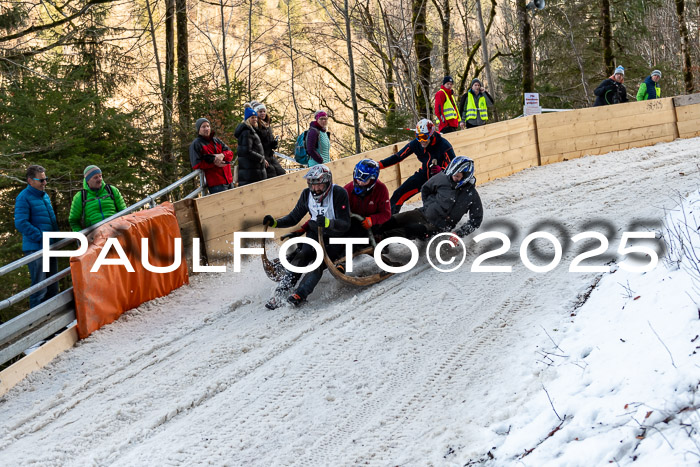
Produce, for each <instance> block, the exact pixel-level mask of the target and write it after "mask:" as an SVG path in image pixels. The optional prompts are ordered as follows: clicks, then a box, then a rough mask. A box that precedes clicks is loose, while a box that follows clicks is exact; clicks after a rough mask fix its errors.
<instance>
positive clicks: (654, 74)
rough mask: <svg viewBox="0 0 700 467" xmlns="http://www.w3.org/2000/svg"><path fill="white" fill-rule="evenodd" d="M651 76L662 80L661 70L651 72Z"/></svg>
mask: <svg viewBox="0 0 700 467" xmlns="http://www.w3.org/2000/svg"><path fill="white" fill-rule="evenodd" d="M651 76H658V77H659V78H661V72H660V71H659V70H654V71H652V72H651Z"/></svg>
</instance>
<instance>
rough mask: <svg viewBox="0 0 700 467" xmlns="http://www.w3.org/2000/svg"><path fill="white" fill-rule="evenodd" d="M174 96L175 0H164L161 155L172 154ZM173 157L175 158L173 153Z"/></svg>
mask: <svg viewBox="0 0 700 467" xmlns="http://www.w3.org/2000/svg"><path fill="white" fill-rule="evenodd" d="M174 97H175V0H166V2H165V87H164V89H163V155H164V156H166V155H168V154H173V100H174ZM172 157H173V159H174V158H175V156H174V154H173V156H172Z"/></svg>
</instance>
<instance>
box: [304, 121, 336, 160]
mask: <svg viewBox="0 0 700 467" xmlns="http://www.w3.org/2000/svg"><path fill="white" fill-rule="evenodd" d="M321 132H324V133H325V134H326V135H328V139H329V140H330V139H331V133H330V131H326V130H323V129H322V128H321V125H319V124H318V123H316V121H313V122H311V123H310V124H309V132H308V133H307V134H306V152H307V153H308V154H309V157H310V158H311V159H313V160H315V161H316V162H317V163H319V164H323V163H324V162H329V161H324V160H323V155H321V154H320V153H319V152H318V150H319V147H318V139H319V137H320V136H321Z"/></svg>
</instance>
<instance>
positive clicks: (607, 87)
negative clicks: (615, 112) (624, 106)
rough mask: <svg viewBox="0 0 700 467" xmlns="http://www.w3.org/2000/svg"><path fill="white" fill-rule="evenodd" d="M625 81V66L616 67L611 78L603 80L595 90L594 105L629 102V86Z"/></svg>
mask: <svg viewBox="0 0 700 467" xmlns="http://www.w3.org/2000/svg"><path fill="white" fill-rule="evenodd" d="M624 81H625V68H624V67H623V66H622V65H620V66H618V67H617V68H615V72H614V73H613V74H612V76H611V77H610V78H608V79H605V80H603V82H602V83H600V85H599V86H598V87H597V88H595V91H593V94H595V95H596V99H595V103H594V104H593V107H598V106H601V105H612V104H620V103H622V102H627V88H625V85H624V84H622V83H624Z"/></svg>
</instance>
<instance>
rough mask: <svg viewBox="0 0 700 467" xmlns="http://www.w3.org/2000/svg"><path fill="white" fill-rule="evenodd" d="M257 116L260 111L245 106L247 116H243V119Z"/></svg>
mask: <svg viewBox="0 0 700 467" xmlns="http://www.w3.org/2000/svg"><path fill="white" fill-rule="evenodd" d="M257 116H258V113H257V112H256V111H255V110H253V109H251V108H250V107H246V108H245V117H244V118H243V120H248V119H249V118H250V117H257Z"/></svg>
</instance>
